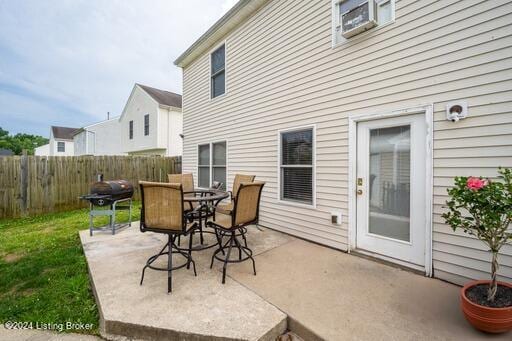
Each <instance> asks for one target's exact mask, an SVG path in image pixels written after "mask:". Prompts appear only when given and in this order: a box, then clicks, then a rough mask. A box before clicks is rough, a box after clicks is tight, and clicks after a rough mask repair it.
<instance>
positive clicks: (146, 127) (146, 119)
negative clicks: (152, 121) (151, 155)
mask: <svg viewBox="0 0 512 341" xmlns="http://www.w3.org/2000/svg"><path fill="white" fill-rule="evenodd" d="M148 135H149V114H146V115H144V136H148Z"/></svg>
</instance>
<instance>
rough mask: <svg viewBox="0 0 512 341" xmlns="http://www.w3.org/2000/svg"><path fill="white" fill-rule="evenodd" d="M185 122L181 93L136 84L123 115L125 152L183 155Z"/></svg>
mask: <svg viewBox="0 0 512 341" xmlns="http://www.w3.org/2000/svg"><path fill="white" fill-rule="evenodd" d="M182 121H183V120H182V113H181V95H178V94H175V93H172V92H169V91H165V90H159V89H155V88H151V87H149V86H145V85H141V84H135V85H134V87H133V89H132V92H131V94H130V97H129V98H128V101H127V102H126V105H125V107H124V110H123V113H122V114H121V116H120V118H119V123H120V127H119V129H120V130H121V143H122V147H123V152H125V153H128V154H129V155H162V156H178V155H181V153H182V138H181V136H180V135H181V134H182V129H183V126H182V125H183V122H182Z"/></svg>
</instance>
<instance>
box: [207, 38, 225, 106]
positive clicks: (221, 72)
mask: <svg viewBox="0 0 512 341" xmlns="http://www.w3.org/2000/svg"><path fill="white" fill-rule="evenodd" d="M225 67H226V49H225V45H222V46H221V47H219V48H218V49H217V50H215V52H213V53H212V54H211V97H212V98H215V97H217V96H220V95H223V94H224V93H225V92H226V74H225Z"/></svg>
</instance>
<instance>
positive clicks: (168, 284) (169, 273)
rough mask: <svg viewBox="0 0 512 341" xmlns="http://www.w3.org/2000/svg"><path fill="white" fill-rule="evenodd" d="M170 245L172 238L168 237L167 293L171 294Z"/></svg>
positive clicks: (172, 241) (172, 242)
mask: <svg viewBox="0 0 512 341" xmlns="http://www.w3.org/2000/svg"><path fill="white" fill-rule="evenodd" d="M172 244H174V237H171V235H169V254H168V262H167V293H170V292H172Z"/></svg>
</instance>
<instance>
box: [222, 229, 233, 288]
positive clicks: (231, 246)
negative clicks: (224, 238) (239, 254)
mask: <svg viewBox="0 0 512 341" xmlns="http://www.w3.org/2000/svg"><path fill="white" fill-rule="evenodd" d="M234 238H235V231H233V232H231V237H230V238H229V249H228V254H227V255H226V258H225V259H224V266H223V267H222V284H225V283H226V268H227V266H228V260H229V256H230V255H231V249H232V248H233V239H234Z"/></svg>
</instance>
